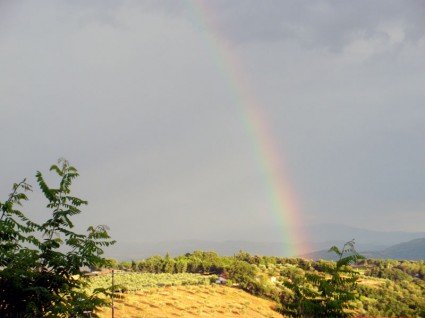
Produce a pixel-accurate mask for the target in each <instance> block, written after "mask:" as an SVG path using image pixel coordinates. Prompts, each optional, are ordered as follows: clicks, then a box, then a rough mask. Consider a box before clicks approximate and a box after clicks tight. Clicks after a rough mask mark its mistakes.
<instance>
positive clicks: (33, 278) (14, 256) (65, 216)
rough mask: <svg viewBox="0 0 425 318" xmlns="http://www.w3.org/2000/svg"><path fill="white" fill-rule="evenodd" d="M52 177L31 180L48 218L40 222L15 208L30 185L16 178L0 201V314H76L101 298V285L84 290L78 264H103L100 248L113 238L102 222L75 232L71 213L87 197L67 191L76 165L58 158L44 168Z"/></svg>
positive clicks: (102, 299)
mask: <svg viewBox="0 0 425 318" xmlns="http://www.w3.org/2000/svg"><path fill="white" fill-rule="evenodd" d="M50 170H51V171H53V172H54V173H55V174H56V175H57V176H58V177H59V179H60V180H59V184H58V186H57V187H55V188H52V187H50V186H49V185H48V184H47V183H46V181H45V179H44V177H43V175H42V173H41V172H37V173H36V180H37V183H38V186H39V188H40V189H41V191H42V193H43V194H44V197H45V198H46V199H47V201H48V202H47V208H48V209H49V210H50V211H51V217H50V218H49V219H48V220H46V221H45V222H44V223H42V224H37V223H35V222H32V221H31V220H29V219H28V218H27V217H26V216H25V215H24V214H23V213H22V212H21V211H19V210H18V207H19V206H20V205H21V204H22V202H23V201H25V200H28V197H27V196H26V194H25V192H27V191H30V190H31V186H30V185H29V184H27V183H26V181H25V180H24V181H22V182H20V183H18V184H14V185H13V189H12V193H11V194H10V195H9V198H8V199H7V200H6V201H5V202H0V209H1V217H0V233H1V234H0V315H3V316H6V317H7V316H8V315H11V314H12V313H20V314H24V315H25V316H27V317H77V316H78V315H82V314H83V311H86V310H91V311H92V310H94V309H95V308H96V307H98V306H100V305H101V304H103V303H104V302H105V300H104V298H102V297H101V295H100V294H101V293H102V292H106V290H96V291H95V292H94V293H90V294H89V293H88V292H87V291H85V290H84V287H85V286H87V283H88V282H87V278H85V277H84V272H83V268H96V267H103V266H105V265H107V261H106V259H104V258H103V256H102V255H103V248H104V247H106V246H109V245H111V244H113V243H114V241H112V240H111V239H110V237H109V234H108V232H107V228H106V226H96V227H94V226H90V227H89V228H88V229H87V233H86V234H80V233H76V232H74V230H73V227H74V224H73V222H72V221H71V218H72V217H73V216H75V215H77V214H80V213H81V210H80V208H81V207H82V206H84V205H87V201H84V200H82V199H79V198H77V197H74V196H72V195H71V185H72V182H73V180H74V179H75V178H77V177H78V172H77V170H76V169H75V168H74V167H72V166H70V165H69V163H68V162H67V161H66V160H64V159H61V160H59V162H58V165H53V166H51V168H50Z"/></svg>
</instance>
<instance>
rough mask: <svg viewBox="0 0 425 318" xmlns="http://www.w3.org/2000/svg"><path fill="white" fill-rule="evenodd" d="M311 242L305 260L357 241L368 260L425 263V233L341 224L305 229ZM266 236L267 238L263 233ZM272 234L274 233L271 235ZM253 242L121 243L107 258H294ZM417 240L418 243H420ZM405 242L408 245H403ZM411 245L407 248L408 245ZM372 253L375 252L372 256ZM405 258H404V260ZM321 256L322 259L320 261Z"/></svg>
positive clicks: (272, 244)
mask: <svg viewBox="0 0 425 318" xmlns="http://www.w3.org/2000/svg"><path fill="white" fill-rule="evenodd" d="M304 231H305V232H306V233H307V234H308V237H309V241H308V242H303V243H304V245H305V246H307V247H308V248H309V250H308V251H307V252H308V253H307V254H306V255H305V256H308V257H311V258H323V259H327V258H329V257H330V255H329V254H328V255H327V253H326V251H327V250H328V249H329V247H331V246H332V245H336V246H342V245H343V244H344V243H345V242H347V241H349V240H351V239H353V238H354V239H355V240H356V248H357V250H359V251H367V252H365V253H366V254H367V256H369V255H371V257H381V258H405V259H425V257H424V253H425V247H424V245H423V244H424V240H425V239H423V238H425V232H401V231H392V232H391V231H388V232H384V231H373V230H366V229H360V228H355V227H350V226H346V225H339V224H324V225H319V226H312V227H306V228H305V229H304ZM263 232H264V235H262V233H263ZM270 232H272V231H270ZM252 237H253V241H250V240H244V239H238V240H222V241H213V240H178V241H163V242H120V241H118V243H117V244H116V245H114V246H112V247H110V248H108V249H107V250H106V256H107V257H113V258H116V259H119V260H131V259H134V260H138V259H143V258H146V257H149V256H152V255H165V254H166V253H169V254H170V255H172V256H176V255H181V254H185V253H188V252H193V251H194V250H204V251H216V252H217V253H219V254H220V255H233V254H235V253H237V252H238V251H240V250H243V251H247V252H249V253H251V254H257V255H273V256H294V255H288V254H287V253H285V251H288V250H289V249H288V247H289V246H290V245H289V244H285V243H282V242H277V240H276V241H273V240H270V241H264V242H262V241H257V240H260V239H261V238H264V239H266V238H267V239H272V238H273V237H272V236H268V235H267V234H266V233H265V230H264V229H262V230H260V229H259V230H258V231H256V232H255V233H253V235H252ZM417 239H418V240H417ZM400 242H406V243H400ZM405 244H408V245H405ZM370 251H372V252H370ZM403 255H404V256H403ZM319 256H320V257H319Z"/></svg>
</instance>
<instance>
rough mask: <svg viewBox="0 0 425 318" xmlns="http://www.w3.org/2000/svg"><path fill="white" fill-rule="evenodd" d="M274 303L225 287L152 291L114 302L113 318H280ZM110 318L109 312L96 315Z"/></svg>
mask: <svg viewBox="0 0 425 318" xmlns="http://www.w3.org/2000/svg"><path fill="white" fill-rule="evenodd" d="M273 307H274V303H273V302H271V301H268V300H266V299H262V298H258V297H255V296H252V295H250V294H248V293H246V292H244V291H242V290H239V289H236V288H230V287H226V286H218V285H211V286H179V287H164V288H154V289H151V290H147V291H141V292H138V293H136V294H125V295H122V298H121V299H116V300H115V317H116V318H154V317H155V318H169V317H170V318H171V317H176V318H177V317H179V318H192V317H193V318H195V317H209V318H212V317H227V318H235V317H239V318H240V317H250V318H281V317H282V316H281V315H280V314H278V313H277V312H276V311H274V310H273ZM100 316H101V317H102V318H109V317H111V309H110V308H104V309H103V310H102V311H101V312H100Z"/></svg>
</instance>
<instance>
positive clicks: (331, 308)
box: [281, 240, 363, 317]
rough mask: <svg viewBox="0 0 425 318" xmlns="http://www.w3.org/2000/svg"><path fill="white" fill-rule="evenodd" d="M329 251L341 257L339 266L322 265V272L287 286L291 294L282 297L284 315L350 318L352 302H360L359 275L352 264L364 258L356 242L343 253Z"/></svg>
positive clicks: (301, 278) (332, 248)
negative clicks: (355, 244) (357, 249)
mask: <svg viewBox="0 0 425 318" xmlns="http://www.w3.org/2000/svg"><path fill="white" fill-rule="evenodd" d="M329 251H332V252H334V253H336V254H337V255H338V257H339V259H338V261H337V262H336V264H333V263H322V264H321V272H320V273H319V272H307V273H306V274H305V275H304V276H298V277H296V279H294V280H290V281H287V282H286V283H285V287H287V288H289V289H290V290H291V291H292V294H291V295H290V296H289V297H288V295H286V294H282V296H281V304H282V312H283V313H284V314H286V315H288V316H291V317H349V316H351V315H352V311H350V310H352V309H353V308H354V306H353V305H352V303H353V301H355V300H356V299H358V294H357V292H356V290H355V287H356V283H357V280H358V278H359V277H358V273H357V272H356V271H354V270H353V269H352V268H351V267H350V266H349V265H350V264H351V263H353V262H356V261H357V260H358V259H360V258H363V256H361V255H359V254H358V253H357V251H356V250H355V248H354V240H352V241H349V242H347V243H345V244H344V246H343V248H342V250H340V249H339V248H337V247H336V246H333V247H331V248H330V250H329Z"/></svg>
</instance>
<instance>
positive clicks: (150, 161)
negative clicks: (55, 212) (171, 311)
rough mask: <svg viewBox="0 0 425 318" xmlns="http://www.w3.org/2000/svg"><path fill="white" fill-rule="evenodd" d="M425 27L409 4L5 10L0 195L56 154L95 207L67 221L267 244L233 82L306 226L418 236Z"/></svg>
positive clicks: (260, 182)
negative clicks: (263, 132) (259, 122)
mask: <svg viewBox="0 0 425 318" xmlns="http://www.w3.org/2000/svg"><path fill="white" fill-rule="evenodd" d="M424 15H425V3H424V2H423V1H413V0H412V1H402V2H401V1H373V2H371V1H348V0H346V1H338V2H335V1H314V2H311V1H296V2H294V1H282V0H279V1H277V0H276V1H273V0H272V1H267V2H264V1H251V0H243V1H242V0H235V1H220V0H218V1H203V2H201V1H119V2H118V1H37V2H31V1H1V2H0V119H1V125H0V144H1V148H2V150H1V156H0V167H1V168H0V169H1V172H0V173H1V180H0V194H1V199H0V200H5V199H6V198H7V194H8V193H9V189H10V187H11V185H12V183H13V182H16V181H19V180H21V179H22V178H24V177H28V180H29V181H30V182H31V183H32V184H33V185H35V180H34V174H35V172H36V171H37V170H40V171H42V172H44V173H45V174H46V175H49V173H48V168H49V166H50V165H51V164H53V163H55V162H56V160H57V159H58V158H60V157H65V158H66V159H68V160H69V161H70V162H71V164H73V165H74V166H76V167H77V169H78V170H79V172H80V175H81V177H80V178H79V179H78V180H77V181H76V183H75V187H74V189H75V192H76V194H77V195H79V196H81V197H83V198H85V199H87V200H88V201H89V206H88V207H87V208H85V209H84V212H83V214H81V216H79V219H78V220H77V223H78V222H79V223H81V224H83V223H84V224H85V223H87V224H107V225H108V226H109V227H110V228H111V233H112V235H113V237H114V238H115V239H117V240H122V241H162V240H182V239H204V240H212V239H214V240H227V239H245V240H246V239H250V240H254V241H264V240H276V238H278V237H280V233H279V231H281V229H280V228H279V226H277V225H276V224H277V218H276V215H275V212H273V211H271V208H270V194H269V192H270V191H271V187H272V188H273V185H272V186H270V184H268V181H267V172H266V171H265V170H264V167H263V166H262V165H261V163H260V162H259V160H260V161H261V160H263V161H266V162H267V160H268V158H267V155H266V154H264V153H261V151H260V152H258V147H260V148H261V145H259V142H258V140H257V141H256V140H255V134H253V133H252V132H250V131H249V126H250V123H249V122H248V124H247V122H246V118H245V117H244V113H243V112H244V111H246V110H247V109H248V106H247V105H244V103H243V102H241V101H240V100H239V99H238V91H237V89H235V85H236V87H237V86H238V85H239V81H240V82H243V83H245V84H244V85H246V90H247V91H246V93H247V94H248V96H249V97H250V98H252V99H254V98H255V100H256V101H257V106H256V107H257V110H258V111H259V113H260V114H261V116H262V118H263V123H264V124H265V126H266V128H267V130H268V133H269V135H268V136H269V139H268V140H266V141H270V144H271V147H272V149H273V152H274V153H275V154H276V156H277V161H276V162H277V165H281V168H282V169H283V170H284V171H285V175H284V179H285V180H284V182H285V184H287V185H289V188H290V190H291V192H292V193H293V195H292V198H293V199H294V200H296V205H297V206H298V209H297V211H296V212H291V213H296V217H297V219H298V222H299V224H301V225H302V226H304V225H315V224H316V225H317V224H323V223H341V224H346V225H351V226H355V227H361V228H367V229H374V230H384V231H392V230H400V231H423V230H424V229H425V196H424V193H425V164H424V162H425V124H424V123H425V89H424V87H425V58H424V56H425V19H424V18H423V17H424ZM223 53H225V54H228V55H230V56H231V57H232V58H233V60H231V61H230V60H229V61H227V63H223V60H222V59H223V55H222V54H223ZM232 61H233V62H232ZM236 65H237V67H238V69H239V70H240V73H238V74H236V75H235V74H234V69H236ZM232 76H233V77H232ZM229 78H231V80H230V84H229ZM232 81H233V86H232ZM239 93H240V92H239ZM254 120H255V118H254ZM251 124H253V123H252V122H251ZM48 178H49V180H50V181H51V182H54V181H55V179H54V178H51V177H48ZM30 198H31V203H29V204H27V205H26V206H25V207H24V208H23V209H24V211H26V213H28V215H29V216H31V217H33V218H34V219H35V220H42V219H44V218H45V217H46V216H47V215H48V214H47V212H46V209H43V205H45V204H46V203H45V201H43V200H42V198H41V195H40V193H39V192H37V191H34V192H33V193H32V194H30Z"/></svg>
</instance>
